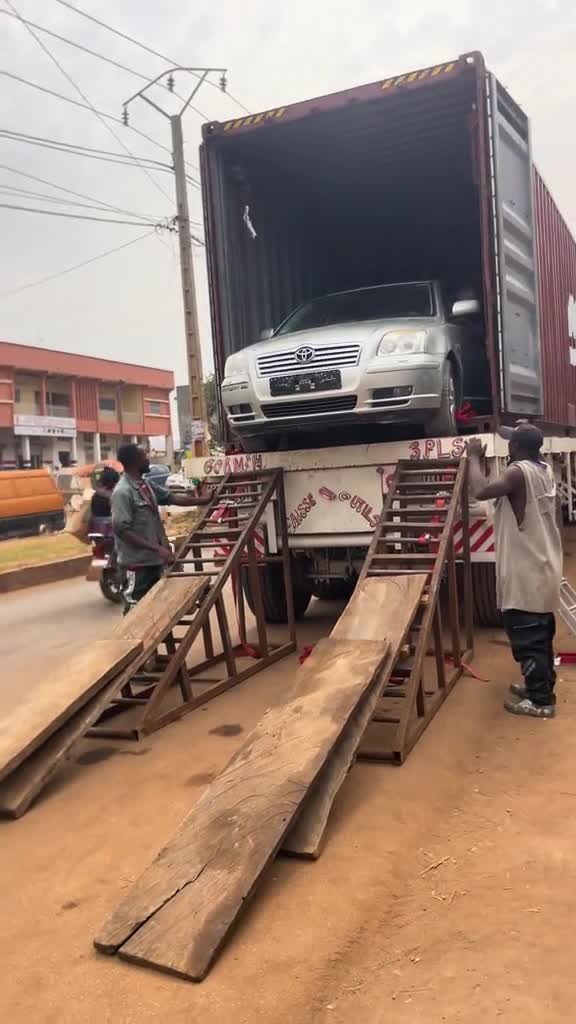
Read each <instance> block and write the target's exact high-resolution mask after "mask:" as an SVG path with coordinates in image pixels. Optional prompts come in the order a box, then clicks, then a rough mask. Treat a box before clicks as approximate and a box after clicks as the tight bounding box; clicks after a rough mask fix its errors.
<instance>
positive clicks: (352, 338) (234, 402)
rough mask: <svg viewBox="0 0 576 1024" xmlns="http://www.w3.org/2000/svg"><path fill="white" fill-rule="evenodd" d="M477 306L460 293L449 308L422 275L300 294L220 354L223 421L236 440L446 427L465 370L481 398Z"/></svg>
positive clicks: (483, 372) (483, 378) (483, 380)
mask: <svg viewBox="0 0 576 1024" xmlns="http://www.w3.org/2000/svg"><path fill="white" fill-rule="evenodd" d="M479 310H480V307H479V304H478V302H477V301H476V300H475V299H470V298H467V299H460V300H459V301H456V302H454V303H450V304H449V313H447V311H446V308H445V305H444V300H443V296H442V291H441V289H440V286H439V285H438V283H436V282H430V281H418V282H407V283H401V284H394V285H381V286H378V287H371V288H361V289H356V290H354V291H347V292H338V293H335V294H331V295H325V296H322V297H321V298H317V299H313V300H312V301H310V302H307V303H304V304H303V305H302V306H299V307H298V308H297V309H296V310H295V311H294V312H293V313H291V314H290V316H288V317H287V319H286V320H284V322H283V323H282V324H281V325H280V327H278V328H277V329H276V330H275V331H273V332H269V337H267V338H266V339H265V340H262V341H260V342H258V343H256V344H254V345H250V346H249V347H248V348H245V349H242V350H241V351H240V352H236V353H234V355H231V356H230V357H229V358H228V359H227V361H226V368H225V377H224V380H223V382H222V402H223V405H224V408H225V411H226V415H227V417H228V421H229V423H230V426H231V427H232V429H233V431H234V433H236V434H237V435H239V437H240V438H241V440H242V441H243V442H244V443H246V442H250V440H251V439H257V441H263V440H264V439H265V438H266V437H267V436H268V437H270V436H273V435H276V436H278V435H279V434H281V433H282V434H284V435H285V434H286V433H290V432H292V431H294V432H297V431H301V430H307V431H309V430H311V429H315V428H318V429H325V428H326V427H327V426H328V427H330V426H331V425H332V426H334V425H336V424H338V425H340V424H345V423H360V422H362V421H372V422H379V423H390V422H395V423H397V422H404V423H411V424H421V425H422V424H423V425H426V427H427V429H428V431H429V432H430V433H434V434H437V435H442V434H444V435H446V434H454V433H456V432H457V423H456V411H457V408H458V405H459V404H460V403H461V401H462V398H463V395H464V392H465V387H464V378H465V376H466V378H467V380H468V379H469V380H470V382H471V383H472V382H473V384H474V388H475V389H476V390H477V391H478V392H479V394H478V396H477V398H478V400H479V401H486V400H487V399H488V398H489V384H488V369H487V367H488V364H487V358H486V355H485V351H484V346H483V338H482V336H481V335H482V331H481V324H480V322H479V317H478V314H479ZM469 392H470V389H468V394H467V397H468V396H469ZM470 397H474V396H472V395H470Z"/></svg>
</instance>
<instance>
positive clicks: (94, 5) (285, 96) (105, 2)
mask: <svg viewBox="0 0 576 1024" xmlns="http://www.w3.org/2000/svg"><path fill="white" fill-rule="evenodd" d="M72 2H73V3H74V5H75V6H80V7H81V8H82V10H84V11H86V12H88V13H90V14H92V15H94V16H95V17H97V18H99V19H100V20H102V21H104V22H107V23H108V24H109V25H112V26H113V27H115V28H117V29H119V30H120V31H122V32H124V33H126V34H127V35H130V36H133V37H135V38H136V39H138V40H140V41H141V42H144V43H147V44H148V45H149V46H151V47H152V48H154V49H156V50H158V51H161V52H162V53H165V54H167V55H168V56H169V57H170V58H172V59H173V60H174V63H175V64H179V65H184V66H195V67H198V66H210V67H212V66H215V67H226V68H228V79H229V90H230V93H231V94H232V96H234V97H236V98H237V99H238V100H239V101H240V102H241V103H242V104H243V105H244V106H245V107H246V108H248V110H250V111H259V110H265V109H267V108H270V107H275V106H280V105H284V104H287V103H291V102H295V101H297V100H301V99H305V98H307V97H311V96H314V95H322V94H324V93H327V92H333V91H336V90H338V89H343V88H349V87H351V86H354V85H361V84H363V83H366V82H370V81H375V80H378V79H381V78H387V77H390V76H391V75H395V74H399V73H402V72H405V71H409V70H412V69H415V68H419V67H426V66H428V65H431V64H436V63H439V62H441V61H445V60H448V59H450V58H454V57H455V56H457V55H459V54H461V53H465V52H468V51H471V50H480V51H481V52H482V53H483V54H484V56H485V58H486V62H487V64H488V67H489V68H490V69H491V70H492V71H493V72H494V73H495V74H496V75H497V77H498V78H499V79H500V81H501V82H502V84H503V85H505V86H506V88H508V89H509V91H510V92H511V94H512V96H513V97H514V99H515V100H516V101H517V102H518V103H520V105H521V106H522V107H523V109H524V110H525V111H526V112H527V113H528V115H529V117H530V119H531V125H532V143H533V152H534V158H535V161H536V163H537V165H538V167H539V169H540V171H541V173H542V174H543V176H544V178H545V180H546V182H547V184H548V186H549V188H550V189H551V191H552V193H553V195H554V197H555V199H556V201H557V203H558V205H559V206H560V209H561V211H562V213H563V214H564V217H565V218H566V220H567V221H568V224H569V225H570V227H571V230H572V231H573V233H574V234H576V189H575V188H574V167H575V166H576V132H575V131H574V110H575V109H576V76H574V73H573V52H574V38H575V32H576V4H574V0H484V2H483V3H482V4H479V3H478V2H474V3H473V2H471V0H436V2H435V3H429V2H428V3H426V2H424V0H412V2H411V3H410V4H406V3H405V2H401V0H388V2H387V3H384V4H382V3H381V2H377V0H356V2H355V3H354V4H351V3H350V2H349V0H347V2H343V0H332V2H331V3H327V2H326V0H316V2H315V3H310V2H309V0H308V2H304V0H292V2H291V3H290V4H279V3H273V2H270V0H250V2H246V3H244V4H238V3H237V2H232V0H220V2H219V3H214V2H213V0H212V2H211V3H209V2H208V0H194V3H193V4H191V3H186V4H183V3H182V2H181V0H163V2H162V4H158V3H156V2H154V3H152V2H151V0H122V2H121V3H113V2H112V0H77V3H76V0H72ZM11 5H12V10H14V9H16V10H17V12H18V13H19V14H20V15H22V17H24V18H26V19H28V20H30V21H33V22H35V23H36V24H38V25H41V26H43V27H45V28H49V29H50V30H51V31H52V32H56V33H58V34H60V35H62V36H67V37H68V38H70V39H73V40H74V41H76V42H78V43H80V44H82V45H83V46H87V47H89V48H91V49H93V50H96V51H98V52H99V53H102V54H104V55H106V56H107V57H108V58H110V59H112V60H115V61H118V62H119V63H122V64H125V65H126V66H127V67H128V68H130V69H133V71H136V72H138V73H139V74H140V75H145V76H147V77H148V78H154V77H155V76H156V75H158V74H160V72H161V71H163V70H165V69H166V68H167V67H168V65H167V64H166V63H165V62H163V61H162V60H160V59H159V58H157V57H155V56H153V55H151V54H148V53H146V52H144V51H143V50H141V49H138V48H136V47H135V46H133V45H132V44H131V43H129V42H127V41H125V40H122V39H120V38H118V37H117V36H116V35H113V34H112V33H110V32H109V31H107V30H105V29H104V28H101V27H99V26H97V25H95V24H93V23H91V22H90V21H88V20H86V19H85V18H83V17H81V16H79V15H78V14H77V13H75V12H74V11H72V10H70V9H68V8H66V7H65V6H64V4H62V3H59V2H58V0H0V11H1V10H2V9H4V10H9V9H11ZM38 35H39V37H40V39H41V40H42V42H43V43H44V44H45V45H46V46H47V47H48V48H49V50H50V51H51V53H52V54H53V55H54V56H55V57H56V58H57V60H58V61H59V62H60V64H61V66H62V67H63V69H64V70H65V71H66V72H67V73H68V75H69V76H70V77H71V78H72V79H73V80H74V82H75V83H76V84H77V85H78V86H79V87H80V89H81V90H82V92H83V93H84V95H85V96H86V97H87V98H88V100H89V101H90V103H91V104H92V105H93V106H95V107H97V108H98V109H99V110H101V111H104V112H106V113H110V114H114V115H115V116H117V117H119V116H120V114H121V108H122V103H123V102H124V101H125V100H126V99H127V98H128V97H129V96H131V95H132V94H133V93H134V92H135V91H136V90H137V89H138V88H140V87H141V85H142V84H144V83H143V81H142V80H141V79H139V78H138V77H136V75H134V74H132V73H131V72H130V71H124V70H120V69H118V68H116V67H114V66H112V65H110V64H106V63H104V62H102V61H101V60H99V59H96V58H94V57H92V56H90V55H88V54H85V53H82V52H80V51H79V50H77V49H73V48H72V47H70V46H68V45H67V44H65V43H63V42H61V41H59V40H56V39H53V38H51V37H49V36H47V35H44V34H42V33H38ZM0 54H1V56H0V71H2V72H9V73H10V74H14V75H18V76H20V77H21V78H25V79H27V80H28V81H30V82H34V83H36V84H38V85H42V86H43V87H45V88H48V89H52V90H54V91H55V92H58V93H61V94H63V95H65V96H68V97H70V98H73V99H75V100H77V101H78V102H83V101H82V100H81V98H80V96H79V95H78V93H77V92H76V91H75V89H74V87H73V86H72V84H71V83H70V82H69V81H68V80H67V79H66V78H65V77H64V75H63V74H62V73H61V71H60V70H59V69H58V68H57V67H56V66H55V65H54V63H53V62H52V60H51V59H50V57H49V56H48V55H47V54H46V53H45V52H44V51H43V50H42V49H41V47H40V46H39V44H38V42H37V41H36V40H35V39H34V38H32V36H31V35H30V33H29V32H28V30H27V29H26V28H25V26H24V25H22V23H21V22H20V21H18V19H17V18H15V17H9V16H8V15H6V14H2V13H0ZM218 77H219V76H218V75H217V74H216V75H214V76H213V81H214V83H217V82H218ZM189 82H190V79H189V77H188V76H187V75H186V74H184V73H182V74H179V75H177V76H176V89H177V90H178V91H180V90H181V91H184V90H185V89H186V88H187V87H188V86H189ZM155 95H156V97H157V98H158V99H160V100H161V101H162V103H163V104H164V105H165V107H166V109H167V110H168V111H170V112H173V108H171V106H170V104H171V103H173V102H174V100H173V98H171V97H170V96H169V95H168V94H167V93H161V92H160V91H158V92H157V93H156V94H155ZM195 104H196V105H197V107H198V109H199V110H200V111H201V113H200V114H199V113H196V112H195V111H192V110H190V111H188V112H187V114H186V115H185V119H184V134H185V139H186V158H187V161H188V162H189V168H188V169H189V173H190V175H191V176H192V177H193V178H194V179H197V167H198V146H199V144H200V129H201V125H202V121H203V119H205V120H226V119H228V118H230V117H235V116H240V115H241V113H242V110H241V108H240V107H239V106H237V105H236V104H235V102H233V100H232V99H231V97H230V96H224V95H222V94H221V93H220V92H219V91H218V89H217V88H213V87H210V86H208V85H206V84H205V85H203V86H202V88H201V90H200V91H199V93H198V95H197V97H196V99H195ZM130 110H131V113H130V124H131V125H132V126H133V127H134V128H137V129H139V130H140V131H142V132H146V133H147V134H148V135H149V136H151V137H153V139H154V140H156V144H153V143H151V142H148V141H147V140H145V139H143V138H142V137H140V136H138V135H137V134H136V133H135V132H133V131H132V130H131V129H130V128H124V127H123V126H122V125H119V124H116V123H114V122H108V123H109V124H110V125H111V127H112V128H113V130H114V132H115V133H116V135H117V136H118V138H119V139H120V140H122V141H123V142H124V145H125V146H127V147H128V148H129V149H130V151H131V152H133V153H134V154H136V155H137V156H138V157H140V158H151V159H153V160H160V161H168V160H169V153H167V152H166V151H165V150H163V149H162V148H161V147H169V146H170V126H169V122H168V121H167V120H166V119H165V118H163V117H162V116H161V115H160V114H159V113H156V111H154V110H151V109H150V108H148V107H147V106H146V105H145V104H143V103H142V102H140V101H137V102H136V103H134V104H133V105H132V106H131V108H130ZM202 115H204V117H203V116H202ZM6 130H8V131H13V132H21V133H27V134H28V135H34V136H37V137H43V138H45V139H51V140H60V141H63V142H69V143H74V144H79V145H82V146H87V147H93V148H97V149H101V150H108V151H114V152H119V153H121V154H122V153H124V150H123V149H122V146H121V143H120V142H119V141H118V140H117V139H116V138H114V137H113V136H112V135H111V134H110V133H109V131H108V130H107V129H106V128H105V126H104V125H103V124H102V122H101V121H100V120H99V119H98V118H97V117H96V116H95V115H94V113H93V112H92V111H91V110H90V109H82V108H78V107H75V106H73V105H71V104H68V103H65V102H63V101H61V100H59V99H56V98H55V97H53V96H50V95H47V94H45V93H42V92H40V91H37V90H35V89H33V88H31V87H30V86H28V85H25V84H22V83H20V82H17V81H15V80H14V79H11V78H9V77H7V76H5V75H0V165H1V166H0V204H2V203H4V204H9V205H11V206H14V205H18V206H32V207H36V208H39V207H41V208H44V209H51V210H54V211H60V212H67V213H70V212H75V213H77V214H83V215H85V216H95V217H103V216H107V217H109V218H110V219H113V218H116V219H120V220H121V219H130V220H133V217H132V214H134V213H136V214H138V215H139V217H140V223H139V224H138V225H137V226H136V227H135V226H133V224H132V223H131V224H129V225H126V224H105V223H101V222H93V221H88V220H87V221H81V220H73V219H69V218H64V217H60V216H58V217H56V216H45V215H40V214H33V213H29V212H24V211H21V210H20V211H17V210H13V209H6V208H5V207H2V206H1V205H0V338H2V339H3V340H6V341H14V342H21V343H24V344H30V345H40V346H42V347H46V348H53V349H63V350H66V351H71V352H80V353H83V354H86V355H98V356H104V357H108V358H112V359H121V360H126V361H128V362H138V363H143V364H147V365H151V366H159V367H163V368H168V369H173V370H174V372H175V374H176V380H177V382H179V383H184V382H186V361H185V347H184V328H183V313H182V302H181V293H180V276H179V263H178V248H177V239H176V238H175V237H174V235H173V234H172V233H170V232H169V231H166V230H162V229H156V230H155V229H154V227H151V226H146V224H145V222H148V223H149V224H151V225H153V224H161V223H163V222H165V221H166V220H167V219H169V218H170V217H171V216H173V215H174V198H173V178H172V175H171V174H170V173H165V172H158V173H154V174H153V175H152V178H153V180H152V181H151V180H150V178H149V177H147V176H146V174H145V173H144V171H143V170H142V168H141V167H138V166H136V167H126V166H119V165H116V164H114V163H106V162H103V161H96V160H93V159H88V158H84V157H79V156H76V155H70V154H62V153H60V152H55V151H53V150H51V149H47V148H45V147H37V146H32V145H29V144H25V143H22V142H17V141H14V140H13V139H8V138H6V136H2V131H6ZM7 168H11V170H8V169H7ZM14 169H15V170H17V171H20V172H24V173H26V174H29V175H35V176H36V177H41V178H43V179H45V181H50V182H52V183H55V184H57V185H59V186H61V187H63V188H67V189H72V190H74V191H76V192H81V193H84V195H86V196H88V197H90V199H92V198H95V199H96V200H98V201H99V202H104V203H107V204H109V205H111V206H114V207H117V208H119V209H122V210H126V211H129V213H130V215H131V216H130V218H127V217H126V214H121V213H116V212H112V211H110V212H109V213H106V214H104V213H103V212H102V210H101V209H99V210H93V209H88V208H84V207H71V206H57V205H55V204H53V203H48V202H47V200H46V199H45V198H38V197H35V196H30V195H23V194H21V193H16V192H15V191H14V189H21V190H23V189H26V190H28V191H29V192H35V193H39V192H42V193H45V194H46V195H48V194H50V195H51V196H53V197H56V196H59V197H60V198H68V199H75V198H76V197H74V196H70V195H69V194H68V193H64V192H62V191H59V190H57V189H55V188H53V187H51V186H47V185H45V184H40V183H38V182H36V181H34V180H32V179H29V178H28V179H27V178H25V177H23V176H22V174H17V173H14ZM154 182H155V184H154ZM189 198H190V210H191V220H192V221H193V222H197V223H196V224H195V225H194V227H193V230H194V231H195V232H197V233H198V236H199V237H201V236H202V234H203V230H202V226H201V221H202V207H201V193H200V189H199V188H198V187H197V186H196V185H191V186H190V195H189ZM90 199H79V200H78V201H79V202H87V203H88V202H89V201H90ZM142 235H147V237H145V238H140V236H142ZM132 240H134V244H132V245H129V246H128V247H126V248H123V249H122V250H121V251H119V252H116V253H114V254H111V255H109V256H107V257H106V258H103V259H101V260H98V261H97V262H94V263H92V264H91V265H89V266H87V267H85V268H83V269H80V270H77V271H75V272H73V273H69V274H66V275H64V276H61V277H58V278H56V279H54V280H52V281H49V282H47V283H45V284H42V285H38V286H34V287H30V288H26V289H25V290H23V291H19V292H18V293H17V294H7V293H8V292H12V291H14V290H16V289H20V288H21V287H22V286H24V285H27V284H33V283H34V282H36V281H38V279H40V278H44V277H46V276H48V275H52V274H57V273H59V272H60V271H63V270H66V269H67V268H69V267H71V266H73V265H74V264H77V263H80V262H83V261H85V260H89V259H91V258H92V257H94V256H97V255H98V254H100V253H103V252H106V251H108V250H110V249H114V248H117V247H119V246H124V245H125V243H128V242H130V241H132ZM194 267H195V276H196V282H197V292H198V306H199V317H200V330H201V342H202V351H203V360H204V368H205V371H209V370H210V368H211V366H212V356H211V333H210V316H209V306H208V297H207V283H206V271H205V255H204V249H203V248H202V247H200V246H198V247H195V249H194Z"/></svg>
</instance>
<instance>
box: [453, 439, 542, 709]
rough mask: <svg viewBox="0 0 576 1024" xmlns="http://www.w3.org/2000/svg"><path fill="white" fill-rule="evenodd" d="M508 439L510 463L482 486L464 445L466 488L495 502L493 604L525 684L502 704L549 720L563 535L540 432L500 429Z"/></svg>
mask: <svg viewBox="0 0 576 1024" xmlns="http://www.w3.org/2000/svg"><path fill="white" fill-rule="evenodd" d="M500 433H501V434H502V436H504V437H507V438H508V441H509V454H510V465H509V466H508V468H507V469H506V471H505V472H504V473H503V474H502V475H501V476H500V477H498V479H497V480H494V481H493V482H492V483H487V482H486V478H485V476H484V475H483V472H482V468H481V465H480V457H481V455H482V447H481V444H480V442H479V440H477V439H475V438H472V439H471V441H470V443H469V445H468V457H469V459H470V491H471V493H472V495H473V497H475V498H478V499H479V500H487V499H490V498H492V499H495V509H494V532H495V541H496V588H497V598H498V607H499V608H500V610H501V612H502V618H503V620H504V628H505V630H506V632H507V634H508V639H509V640H510V646H511V648H512V654H513V655H514V658H515V660H516V661H517V662H518V663H519V665H520V666H521V669H522V675H523V676H524V685H520V684H518V683H514V684H513V685H512V686H511V687H510V690H511V693H512V695H513V697H514V698H515V699H513V700H507V701H505V703H504V707H505V708H506V710H507V711H510V712H511V713H512V714H514V715H529V716H531V717H532V718H553V717H554V713H555V705H556V697H555V695H554V684H555V682H556V673H555V671H554V650H553V639H554V633H555V630H556V623H555V619H554V612H555V611H556V608H557V606H558V602H559V596H560V583H561V580H562V540H561V537H560V531H559V529H558V524H557V521H556V484H555V481H554V475H553V473H552V470H551V468H550V466H549V465H548V463H547V462H545V461H544V459H543V458H542V455H541V448H542V442H543V440H544V438H543V435H542V432H541V431H540V430H538V428H537V427H535V426H533V425H531V424H521V425H520V426H518V427H516V428H514V429H512V428H506V427H503V428H501V431H500Z"/></svg>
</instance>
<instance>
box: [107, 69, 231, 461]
mask: <svg viewBox="0 0 576 1024" xmlns="http://www.w3.org/2000/svg"><path fill="white" fill-rule="evenodd" d="M177 71H180V72H184V71H186V72H191V73H192V74H196V75H197V76H198V81H197V82H196V85H195V86H194V88H193V90H192V92H191V93H190V95H189V96H188V98H187V99H185V100H184V105H183V106H182V108H181V109H180V111H179V112H178V113H176V114H169V113H168V112H167V111H165V110H163V109H162V107H161V106H160V105H159V104H158V103H156V102H154V101H153V100H151V99H150V97H149V96H148V95H147V93H148V90H149V89H151V88H152V87H153V86H156V85H158V84H159V83H160V82H162V81H163V80H164V79H166V85H167V88H168V91H169V92H170V93H172V94H174V95H178V94H177V93H175V92H174V74H175V73H176V72H177ZM212 72H218V73H219V74H220V88H221V89H222V91H223V92H224V91H225V89H226V69H225V68H184V67H175V68H168V70H167V71H163V72H162V74H161V75H158V77H157V78H155V79H153V80H152V81H150V82H148V83H147V85H145V86H144V87H143V88H142V89H140V90H139V91H138V92H136V93H134V95H133V96H131V97H130V99H128V100H126V102H125V103H124V105H123V120H124V123H125V124H128V107H129V105H130V103H132V102H133V101H134V100H136V99H142V100H144V101H145V102H146V103H148V104H149V106H151V107H153V108H154V110H156V111H158V113H159V114H162V115H163V117H166V118H167V119H168V120H169V121H170V129H171V134H172V160H173V164H174V177H175V181H176V218H175V220H176V224H177V225H178V241H179V245H180V272H181V277H182V302H183V306H184V332H185V338H186V362H187V366H188V384H189V388H190V410H191V414H192V447H193V451H194V455H197V456H199V455H205V454H207V443H206V442H207V439H208V417H207V414H206V402H205V399H204V377H203V373H202V351H201V348H200V331H199V327H198V305H197V302H196V284H195V280H194V263H193V259H192V232H191V231H190V210H189V207H188V188H187V184H186V163H185V160H184V134H183V131H182V117H183V115H184V114H185V112H186V110H187V108H188V107H189V105H190V103H191V102H192V100H193V99H194V97H195V95H196V93H197V92H198V90H199V88H200V86H201V85H202V84H203V82H205V80H206V79H207V77H208V75H209V74H211V73H212ZM180 98H181V99H183V97H180Z"/></svg>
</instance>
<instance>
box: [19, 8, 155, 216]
mask: <svg viewBox="0 0 576 1024" xmlns="http://www.w3.org/2000/svg"><path fill="white" fill-rule="evenodd" d="M5 2H6V3H7V4H8V7H9V8H10V10H11V11H12V12H13V13H14V14H15V15H16V17H17V18H18V20H19V21H21V22H22V25H23V26H24V28H25V29H26V31H27V32H28V33H29V34H30V35H31V36H32V38H33V39H34V40H35V41H36V42H37V43H38V46H39V47H40V49H41V50H42V51H43V53H45V54H46V56H47V57H49V59H50V60H51V61H52V63H53V64H54V65H55V66H56V67H57V68H58V70H59V72H60V74H61V75H63V76H64V78H65V79H66V81H67V82H68V83H69V85H71V86H72V88H73V89H75V91H76V92H77V93H78V95H79V96H80V97H81V99H83V100H84V103H87V104H88V106H89V108H90V110H91V111H92V113H93V114H94V115H95V116H96V117H97V118H98V120H99V121H100V123H101V124H102V125H104V127H105V128H106V131H108V132H110V134H111V135H112V137H113V138H114V139H115V140H116V142H117V143H118V145H119V146H121V147H122V149H123V150H124V151H125V152H126V153H128V154H129V156H131V157H132V158H133V159H136V157H135V156H134V153H133V152H132V151H131V149H130V148H129V147H128V146H127V145H126V143H125V142H124V140H123V139H121V138H120V136H119V135H118V133H117V132H115V131H114V129H113V128H112V125H110V124H108V122H107V120H106V118H105V117H103V116H102V114H101V113H100V112H99V111H98V110H97V109H96V107H95V106H94V104H93V103H92V101H91V100H90V99H89V98H88V96H87V95H86V93H85V92H83V91H82V89H81V88H80V86H79V85H78V83H77V82H76V81H75V79H74V78H73V77H72V75H69V74H68V72H67V71H66V69H65V68H64V67H63V66H62V64H61V63H60V61H59V60H58V58H57V57H55V56H54V54H53V53H52V51H51V50H50V49H49V47H48V46H46V44H45V43H43V42H42V40H41V39H40V36H38V35H37V34H36V32H35V31H34V29H33V28H31V26H30V25H27V24H26V22H25V21H24V19H23V18H22V16H21V15H20V12H19V11H18V10H17V8H16V7H15V5H14V4H13V3H12V0H5ZM142 173H143V174H145V175H146V177H147V178H148V180H149V181H150V182H151V183H152V185H154V188H155V189H157V190H158V191H159V192H161V193H162V195H163V196H164V197H165V198H166V199H167V200H168V201H169V202H170V203H171V202H172V198H171V196H169V195H168V193H167V192H166V190H165V189H164V188H163V187H162V185H160V184H159V183H158V182H157V181H156V180H155V179H154V178H153V177H152V175H151V174H150V172H149V171H148V170H146V168H145V167H142Z"/></svg>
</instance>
